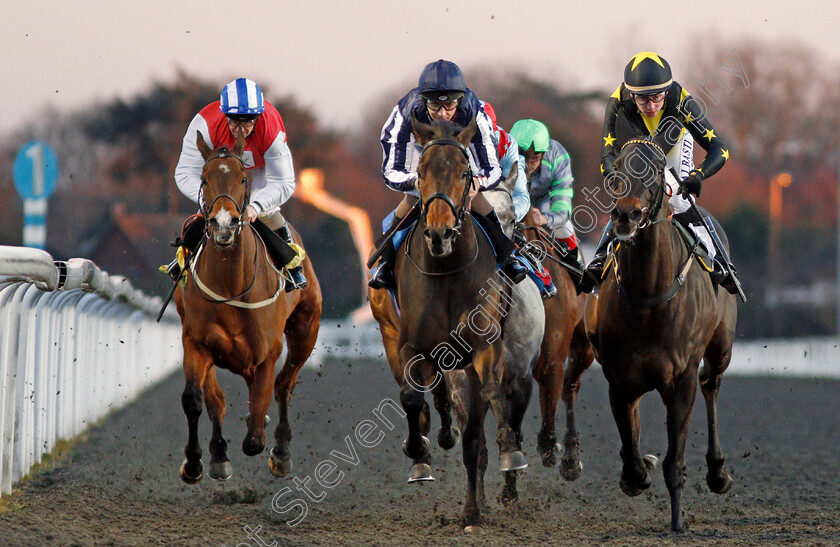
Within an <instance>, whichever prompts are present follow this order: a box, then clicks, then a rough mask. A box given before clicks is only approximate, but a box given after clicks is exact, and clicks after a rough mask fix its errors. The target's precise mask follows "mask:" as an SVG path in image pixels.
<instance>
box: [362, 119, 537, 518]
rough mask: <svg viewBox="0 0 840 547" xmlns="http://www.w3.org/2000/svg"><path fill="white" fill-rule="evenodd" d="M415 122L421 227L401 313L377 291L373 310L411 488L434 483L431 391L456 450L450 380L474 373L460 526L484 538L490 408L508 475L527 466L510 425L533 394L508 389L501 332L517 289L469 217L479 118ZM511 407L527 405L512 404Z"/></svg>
mask: <svg viewBox="0 0 840 547" xmlns="http://www.w3.org/2000/svg"><path fill="white" fill-rule="evenodd" d="M413 124H414V127H413V129H414V136H415V138H416V139H417V142H418V143H419V144H420V145H421V146H423V152H422V154H421V156H420V161H419V164H418V169H417V171H418V177H419V178H418V189H419V191H420V196H421V200H422V203H423V207H422V214H421V220H420V221H419V222H418V224H417V225H416V226H415V227H414V229H413V230H412V231H411V233H410V234H409V235H408V236H407V238H406V241H405V243H404V251H402V252H400V253H399V254H398V257H397V261H396V264H395V272H396V277H397V282H398V288H397V301H398V305H399V315H398V314H397V311H396V308H395V307H394V306H393V304H392V303H391V302H390V298H391V297H390V295H389V294H388V292H387V291H384V290H372V291H371V292H370V299H371V309H372V311H373V315H374V317H375V318H376V319H377V321H378V322H379V324H380V330H381V333H382V338H383V343H384V345H385V350H386V353H387V356H388V361H389V364H390V366H391V371H392V373H393V374H394V378H395V379H396V380H397V383H398V384H399V385H400V400H401V402H402V405H403V408H404V409H405V411H406V414H407V420H408V430H409V435H408V439H407V440H406V441H405V443H404V444H403V450H404V452H405V453H406V455H407V456H408V457H409V458H411V459H412V460H413V465H412V469H411V475H410V477H409V482H416V481H423V480H432V477H431V466H430V465H429V463H430V461H431V460H430V451H429V441H428V439H426V437H425V435H427V434H428V432H429V429H430V417H429V409H428V405H427V404H426V402H425V400H424V394H425V392H426V391H431V392H432V393H433V395H434V400H435V407H436V408H437V410H438V411H439V412H440V414H441V424H442V427H441V431H440V434H439V436H438V442H439V444H440V445H441V446H442V447H443V448H451V447H452V446H454V444H455V442H456V440H457V430H453V428H452V419H451V416H450V409H451V407H450V401H449V394H448V389H447V383H446V381H444V378H443V373H445V372H447V371H451V370H453V369H464V371H465V376H466V382H467V384H468V386H469V388H468V397H467V399H468V400H467V401H464V403H465V404H466V407H467V412H466V415H467V418H466V425H465V429H464V432H463V438H462V446H463V459H464V466H465V467H466V470H467V483H468V485H467V497H466V502H465V504H464V511H463V515H462V518H461V524H462V526H463V527H464V530H465V531H467V532H478V531H480V530H481V527H480V523H481V517H480V512H479V503H478V502H479V497H480V496H479V487H480V482H481V480H482V477H483V472H482V470H481V469H480V461H479V459H480V455H481V452H482V449H483V448H484V418H485V416H486V413H487V410H488V408H489V409H490V410H492V411H493V414H494V415H495V417H496V423H497V424H498V431H497V435H496V440H497V442H498V444H499V449H500V454H501V455H500V469H501V470H502V471H506V472H509V471H515V470H516V469H521V468H523V467H525V466H526V465H527V461H526V460H525V457H524V455H523V454H522V452H521V451H520V449H519V440H518V438H517V437H518V436H517V431H516V430H515V428H514V427H512V425H511V424H518V423H520V422H521V419H522V415H524V411H525V407H526V406H527V398H525V397H526V396H525V394H524V393H519V392H514V393H503V390H502V387H501V383H502V378H503V375H504V373H505V370H506V368H507V366H508V364H506V363H505V360H504V347H503V341H502V338H501V328H502V325H503V323H504V321H505V315H506V314H507V312H508V311H509V306H510V304H509V302H510V289H508V288H507V284H506V283H505V282H503V281H500V277H499V274H498V273H497V268H496V259H495V256H494V253H493V250H492V248H491V247H490V244H489V242H488V241H487V239H486V238H485V237H484V236H483V235H481V233H480V230H479V229H478V228H477V224H476V223H475V221H474V220H473V219H472V218H471V217H470V215H469V214H468V210H469V196H468V190H469V185H470V182H471V180H472V177H471V172H470V165H469V159H468V152H467V150H466V147H467V146H468V145H469V142H470V140H471V139H472V137H473V135H474V133H475V128H476V125H475V121H474V120H473V121H472V122H471V123H470V124H469V125H468V126H467V127H466V128H463V129H462V128H460V127H458V126H456V125H454V124H452V123H451V122H434V123H433V124H432V125H426V124H423V123H420V122H417V121H416V120H413ZM523 386H524V384H523V383H522V382H520V383H518V384H517V387H523ZM528 387H530V380H529V381H528ZM528 394H530V391H528ZM523 398H524V401H525V403H524V404H521V401H522V399H523ZM511 400H516V401H517V402H518V403H519V404H510V401H511ZM506 410H507V412H506Z"/></svg>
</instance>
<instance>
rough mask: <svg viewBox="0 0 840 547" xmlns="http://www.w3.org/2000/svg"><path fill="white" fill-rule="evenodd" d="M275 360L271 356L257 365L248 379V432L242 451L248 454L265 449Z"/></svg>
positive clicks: (251, 454) (252, 454)
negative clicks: (266, 425) (266, 424)
mask: <svg viewBox="0 0 840 547" xmlns="http://www.w3.org/2000/svg"><path fill="white" fill-rule="evenodd" d="M271 357H275V358H276V356H271ZM274 360H275V359H273V358H269V359H266V360H265V361H263V362H262V363H260V364H259V365H257V367H256V370H255V372H254V374H253V376H251V377H250V378H249V380H248V401H249V405H248V408H249V413H248V420H247V422H248V432H247V433H246V434H245V439H243V440H242V452H244V453H245V454H246V455H248V456H256V455H257V454H259V453H260V452H262V451H263V450H264V449H265V417H266V415H267V414H268V407H269V406H270V405H271V392H272V391H273V390H274Z"/></svg>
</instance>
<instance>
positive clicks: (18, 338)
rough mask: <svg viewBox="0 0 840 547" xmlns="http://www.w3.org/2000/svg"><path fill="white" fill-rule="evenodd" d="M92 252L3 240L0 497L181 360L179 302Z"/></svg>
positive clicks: (0, 264)
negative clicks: (115, 271)
mask: <svg viewBox="0 0 840 547" xmlns="http://www.w3.org/2000/svg"><path fill="white" fill-rule="evenodd" d="M161 304H162V300H161V299H160V298H159V297H154V298H150V297H148V296H146V295H145V294H143V293H142V292H141V291H139V290H136V289H134V288H133V287H132V286H131V283H130V282H129V281H128V280H127V279H125V278H123V277H117V276H109V275H108V274H107V273H106V272H104V271H102V270H100V269H99V268H97V267H96V265H95V264H94V263H92V262H91V261H89V260H85V259H79V258H73V259H70V260H69V261H67V262H54V261H53V259H52V257H51V256H50V255H49V254H48V253H46V252H44V251H41V250H38V249H31V248H25V247H8V246H0V382H2V391H0V495H2V494H8V493H11V491H12V484H13V483H15V482H16V481H18V480H20V478H22V477H24V476H25V475H27V474H28V472H29V470H30V468H31V467H32V466H33V465H35V464H37V463H39V462H40V461H41V458H42V456H43V455H44V454H47V453H49V452H50V451H52V449H53V448H54V446H55V443H56V441H58V440H59V439H67V438H71V437H73V436H74V435H77V434H79V433H80V432H81V431H83V430H84V429H85V428H86V427H87V426H88V425H90V424H92V423H94V422H95V421H96V420H98V419H99V418H101V417H102V416H104V415H105V414H107V413H108V412H109V411H111V410H114V409H116V408H119V407H121V406H122V405H124V404H126V403H127V402H129V401H131V400H132V399H133V398H135V397H136V396H137V395H138V394H139V393H140V392H141V391H142V390H144V389H145V388H147V387H149V386H150V385H151V384H153V383H155V382H157V381H158V380H160V379H162V378H164V377H165V376H166V375H168V374H169V373H171V372H172V371H173V370H175V369H176V368H177V367H179V366H180V363H181V355H182V346H181V340H180V332H181V326H180V321H179V320H178V315H177V314H176V313H175V312H174V309H173V307H170V309H168V310H167V312H168V313H167V314H165V315H164V317H163V319H162V320H161V322H160V323H156V322H155V317H156V315H157V312H158V310H159V309H160V306H161Z"/></svg>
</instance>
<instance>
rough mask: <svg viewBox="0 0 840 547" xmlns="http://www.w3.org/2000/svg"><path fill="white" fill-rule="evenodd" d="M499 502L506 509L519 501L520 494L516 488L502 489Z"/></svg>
mask: <svg viewBox="0 0 840 547" xmlns="http://www.w3.org/2000/svg"><path fill="white" fill-rule="evenodd" d="M498 501H499V503H500V504H502V505H504V506H505V507H507V506H509V505H513V504H514V503H516V502H517V501H519V492H517V491H516V489H515V488H512V489H508V488H502V492H501V493H500V494H499V499H498Z"/></svg>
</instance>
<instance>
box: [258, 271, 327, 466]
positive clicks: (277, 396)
mask: <svg viewBox="0 0 840 547" xmlns="http://www.w3.org/2000/svg"><path fill="white" fill-rule="evenodd" d="M307 275H309V274H307ZM308 278H309V279H311V278H312V277H308ZM313 298H314V297H313ZM320 313H321V307H320V299H319V298H315V299H314V302H310V301H309V300H303V301H301V302H300V303H299V304H298V306H297V307H296V308H295V310H294V311H293V312H292V314H291V315H290V316H289V318H288V319H287V320H286V325H285V328H284V332H285V334H286V346H287V348H288V350H289V351H288V354H287V355H286V362H285V363H283V367H282V368H281V369H280V372H278V373H277V377H276V378H275V379H274V400H276V401H277V414H278V420H277V426H276V427H275V428H274V448H272V449H271V452H270V453H269V455H268V468H269V469H270V470H271V474H272V475H274V476H275V477H284V476H286V475H287V474H288V473H289V471H291V469H292V456H291V452H290V450H289V444H290V443H291V442H292V428H291V426H290V425H289V404H290V403H291V399H292V392H293V391H294V389H295V385H297V378H298V373H299V372H300V369H301V368H302V367H303V365H304V363H306V360H307V359H309V356H310V355H311V354H312V349H313V348H314V347H315V341H316V340H317V339H318V329H319V327H320Z"/></svg>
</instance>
